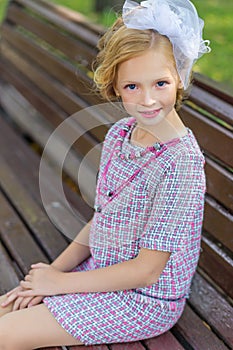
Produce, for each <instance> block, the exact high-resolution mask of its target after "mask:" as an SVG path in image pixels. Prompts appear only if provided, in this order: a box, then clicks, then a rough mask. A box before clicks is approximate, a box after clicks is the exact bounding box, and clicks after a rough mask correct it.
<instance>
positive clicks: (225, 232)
mask: <svg viewBox="0 0 233 350" xmlns="http://www.w3.org/2000/svg"><path fill="white" fill-rule="evenodd" d="M203 227H204V229H205V230H206V231H207V232H208V233H210V234H211V236H213V237H214V238H216V239H217V240H218V241H219V242H220V243H221V244H223V245H225V247H227V248H228V249H229V250H230V251H232V252H233V236H232V227H233V215H232V214H231V213H230V212H229V211H228V210H226V209H225V208H224V207H222V206H221V205H220V204H219V203H217V202H216V201H215V200H214V199H212V198H211V197H209V196H208V195H206V202H205V216H204V222H203Z"/></svg>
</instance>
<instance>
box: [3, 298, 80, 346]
mask: <svg viewBox="0 0 233 350" xmlns="http://www.w3.org/2000/svg"><path fill="white" fill-rule="evenodd" d="M59 345H60V346H66V345H67V346H69V345H70V346H72V345H82V344H81V342H80V341H78V340H75V339H74V338H73V337H72V336H71V335H69V334H68V333H67V332H66V331H65V330H64V329H63V328H62V327H61V326H60V325H59V324H58V323H57V321H56V320H55V319H54V317H53V316H52V314H51V313H50V311H49V310H48V309H47V307H46V306H45V305H44V304H41V305H37V306H34V307H32V308H29V309H23V310H19V311H13V312H11V313H8V314H7V315H5V316H3V317H1V318H0V349H5V350H32V349H37V348H41V347H49V346H59Z"/></svg>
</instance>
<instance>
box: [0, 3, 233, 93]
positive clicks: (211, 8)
mask: <svg viewBox="0 0 233 350" xmlns="http://www.w3.org/2000/svg"><path fill="white" fill-rule="evenodd" d="M32 1H33V0H32ZM50 1H52V2H54V3H57V4H61V5H64V6H67V7H70V8H72V9H74V10H76V11H79V12H82V13H83V14H85V15H86V16H88V17H89V18H90V19H91V20H92V21H94V22H98V23H102V24H103V25H105V26H106V27H107V26H109V25H111V23H112V22H113V21H114V19H115V18H116V14H115V13H114V11H111V9H108V10H106V11H105V13H103V14H101V15H96V14H95V13H94V11H93V7H94V6H93V4H94V0H50ZM113 3H114V1H113ZM193 3H194V4H195V6H196V7H197V9H198V12H199V16H200V17H201V18H203V19H204V20H205V30H204V38H205V39H209V40H210V41H211V48H212V52H211V53H210V54H208V55H204V56H203V57H202V58H201V59H200V60H199V61H198V63H197V64H196V65H195V69H194V70H195V71H198V72H200V73H202V74H205V75H207V76H209V77H210V78H212V79H214V80H217V81H219V82H222V83H224V84H225V85H227V86H229V87H231V88H233V65H232V60H233V0H193ZM6 4H7V0H0V19H1V18H2V16H3V13H4V10H5V7H6Z"/></svg>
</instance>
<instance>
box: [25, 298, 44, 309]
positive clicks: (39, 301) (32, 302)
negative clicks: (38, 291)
mask: <svg viewBox="0 0 233 350" xmlns="http://www.w3.org/2000/svg"><path fill="white" fill-rule="evenodd" d="M42 300H43V297H42V296H39V297H34V298H33V299H32V300H31V301H30V303H29V304H28V307H32V306H35V305H38V304H40V303H41V302H42Z"/></svg>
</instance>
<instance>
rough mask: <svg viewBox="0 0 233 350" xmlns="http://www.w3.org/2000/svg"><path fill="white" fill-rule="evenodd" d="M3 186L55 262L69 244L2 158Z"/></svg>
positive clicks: (0, 165)
mask: <svg viewBox="0 0 233 350" xmlns="http://www.w3.org/2000/svg"><path fill="white" fill-rule="evenodd" d="M0 172H1V186H2V188H3V189H4V192H5V193H6V194H7V197H8V198H9V199H10V201H11V203H12V204H13V205H14V207H15V208H16V210H17V212H18V213H20V215H21V217H22V218H23V219H24V220H25V221H26V222H27V225H28V226H29V228H30V230H31V231H32V232H33V236H34V237H35V238H36V240H37V242H38V243H39V245H40V246H41V247H42V248H43V250H44V251H45V252H46V254H47V257H48V259H49V260H50V261H51V260H52V261H53V260H54V259H55V258H56V257H57V256H58V255H59V254H60V253H61V252H62V251H63V250H64V249H65V248H66V246H67V242H66V240H65V239H64V237H62V236H61V235H60V233H59V232H58V231H57V230H55V228H54V226H53V225H52V224H51V222H50V221H49V220H48V217H47V215H46V214H45V213H44V212H43V211H42V209H41V208H40V207H39V205H38V204H37V203H36V202H35V201H34V200H33V199H32V198H31V197H30V196H29V195H28V192H27V191H26V189H25V188H24V187H23V186H22V185H21V184H20V183H19V180H18V178H17V177H16V176H15V175H14V172H13V169H11V168H10V167H9V166H7V164H6V162H5V160H4V159H3V157H1V156H0Z"/></svg>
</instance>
